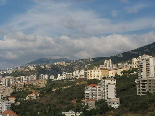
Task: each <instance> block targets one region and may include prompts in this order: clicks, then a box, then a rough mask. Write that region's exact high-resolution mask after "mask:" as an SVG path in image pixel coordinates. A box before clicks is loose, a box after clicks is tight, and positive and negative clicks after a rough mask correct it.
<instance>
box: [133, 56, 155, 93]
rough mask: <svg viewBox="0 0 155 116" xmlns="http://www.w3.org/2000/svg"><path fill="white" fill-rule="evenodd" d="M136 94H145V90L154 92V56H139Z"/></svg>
mask: <svg viewBox="0 0 155 116" xmlns="http://www.w3.org/2000/svg"><path fill="white" fill-rule="evenodd" d="M135 82H136V83H137V95H145V94H146V92H151V93H154V92H155V58H154V57H152V56H148V55H143V56H141V57H139V60H138V79H136V80H135Z"/></svg>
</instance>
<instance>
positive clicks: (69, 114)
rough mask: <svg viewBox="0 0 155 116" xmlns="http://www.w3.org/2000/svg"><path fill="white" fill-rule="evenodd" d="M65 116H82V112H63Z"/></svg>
mask: <svg viewBox="0 0 155 116" xmlns="http://www.w3.org/2000/svg"><path fill="white" fill-rule="evenodd" d="M62 114H64V115H65V116H80V114H82V112H74V111H69V112H62Z"/></svg>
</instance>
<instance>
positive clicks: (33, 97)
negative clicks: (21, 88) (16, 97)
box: [26, 92, 39, 100]
mask: <svg viewBox="0 0 155 116" xmlns="http://www.w3.org/2000/svg"><path fill="white" fill-rule="evenodd" d="M38 97H39V93H38V92H33V93H32V94H28V95H27V97H26V100H33V99H37V98H38Z"/></svg>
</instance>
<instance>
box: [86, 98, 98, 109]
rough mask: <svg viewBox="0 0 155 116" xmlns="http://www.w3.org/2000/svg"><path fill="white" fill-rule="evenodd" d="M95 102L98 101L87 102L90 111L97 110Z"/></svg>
mask: <svg viewBox="0 0 155 116" xmlns="http://www.w3.org/2000/svg"><path fill="white" fill-rule="evenodd" d="M95 101H96V100H94V99H89V100H88V101H87V104H88V107H89V109H95V108H96V106H95Z"/></svg>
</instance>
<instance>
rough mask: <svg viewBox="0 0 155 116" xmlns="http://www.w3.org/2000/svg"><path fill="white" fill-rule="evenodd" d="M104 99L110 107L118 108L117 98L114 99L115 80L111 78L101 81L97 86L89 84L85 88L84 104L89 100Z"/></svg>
mask: <svg viewBox="0 0 155 116" xmlns="http://www.w3.org/2000/svg"><path fill="white" fill-rule="evenodd" d="M100 99H105V100H106V101H107V103H108V105H110V106H111V107H114V108H118V106H119V105H120V101H119V98H116V80H115V79H113V78H106V79H102V80H101V82H100V83H98V84H90V85H88V86H86V87H85V104H88V103H89V102H90V100H97V101H98V100H100Z"/></svg>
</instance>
